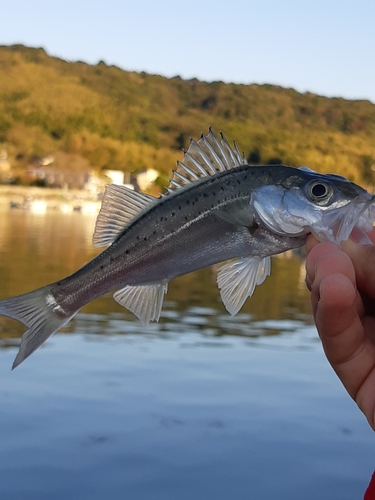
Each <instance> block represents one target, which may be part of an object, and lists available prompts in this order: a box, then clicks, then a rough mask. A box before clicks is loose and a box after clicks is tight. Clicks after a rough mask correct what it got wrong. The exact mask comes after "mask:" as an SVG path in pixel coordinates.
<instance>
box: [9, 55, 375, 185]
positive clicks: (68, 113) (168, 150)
mask: <svg viewBox="0 0 375 500" xmlns="http://www.w3.org/2000/svg"><path fill="white" fill-rule="evenodd" d="M249 64H251V61H249ZM209 125H211V126H212V127H213V128H214V130H216V131H217V132H219V131H223V132H224V133H225V135H226V136H227V138H228V140H230V141H231V140H232V139H235V140H236V142H237V144H238V145H239V148H240V150H241V151H244V152H245V155H246V157H248V158H249V162H250V163H253V164H256V163H269V162H274V163H277V162H283V163H286V164H290V165H295V166H299V165H301V164H305V165H307V166H309V167H311V168H313V169H316V170H319V171H322V172H327V171H331V172H337V173H341V174H342V175H346V176H349V177H350V178H351V179H353V180H356V181H359V182H368V183H373V181H372V174H373V172H372V170H371V166H372V165H374V164H375V105H374V104H372V103H370V102H369V101H348V100H345V99H339V98H335V99H331V98H325V97H321V96H317V95H313V94H300V93H298V92H296V91H294V90H293V89H284V88H281V87H276V86H271V85H237V84H224V83H222V82H213V83H206V82H201V81H198V80H195V79H194V80H189V81H186V80H182V79H181V78H180V77H178V76H176V77H175V78H171V79H167V78H164V77H161V76H157V75H149V74H146V73H134V72H128V71H123V70H121V69H119V68H117V67H115V66H107V65H106V64H105V63H104V62H99V63H98V64H97V65H89V64H86V63H84V62H66V61H63V60H61V59H58V58H55V57H51V56H49V55H47V54H46V52H45V51H44V50H43V49H33V48H27V47H24V46H21V45H17V46H9V47H7V46H3V47H0V149H3V150H4V149H6V151H7V152H8V157H9V162H10V164H11V166H12V169H13V170H14V171H17V172H18V171H19V172H22V169H24V168H25V167H26V166H27V164H28V163H29V162H30V158H32V157H35V155H39V156H46V155H49V154H55V153H56V152H63V153H64V154H65V158H68V159H70V160H71V162H70V163H71V165H72V168H75V167H74V165H79V164H80V163H82V164H86V165H91V166H92V167H93V168H95V169H97V170H100V169H103V168H112V169H122V170H125V171H127V170H133V171H134V170H140V169H143V168H145V167H152V168H156V169H157V170H159V171H160V172H161V173H162V174H167V173H168V172H169V171H170V170H171V169H172V168H174V167H175V161H176V159H181V157H182V153H181V151H180V149H181V147H187V145H188V140H189V137H190V136H192V137H194V138H198V137H199V135H200V133H201V132H207V130H208V126H209ZM67 163H69V161H67Z"/></svg>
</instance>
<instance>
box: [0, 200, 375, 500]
mask: <svg viewBox="0 0 375 500" xmlns="http://www.w3.org/2000/svg"><path fill="white" fill-rule="evenodd" d="M0 220H1V223H0V280H1V284H2V287H1V292H0V293H1V297H6V296H9V295H14V294H19V293H23V292H26V291H29V290H31V289H33V288H36V287H38V286H42V285H44V284H46V283H48V282H50V281H54V280H56V279H58V278H61V277H63V276H65V275H67V274H69V273H71V272H73V271H74V270H75V269H77V268H78V267H79V266H81V265H82V264H83V263H84V262H86V261H87V260H89V259H90V258H92V257H93V256H94V255H95V253H96V252H95V250H94V249H92V247H91V236H92V230H93V226H94V218H93V217H90V216H85V215H82V214H79V213H73V214H70V215H59V214H58V213H54V212H51V213H48V212H47V213H46V214H44V215H39V214H32V213H28V212H22V211H17V210H14V211H10V210H6V209H3V211H2V212H0ZM22 331H23V329H22V327H21V326H19V324H18V323H16V322H13V321H11V320H8V319H6V318H1V319H0V336H1V346H2V349H0V498H1V499H6V500H8V499H11V500H13V499H22V500H29V499H38V500H44V499H51V498H54V499H57V500H60V499H61V500H62V499H64V500H65V499H67V498H69V499H84V500H86V499H87V500H88V499H90V500H96V499H124V498H127V499H131V500H138V499H139V500H140V499H147V500H148V499H150V500H154V499H155V500H159V499H160V500H172V499H173V500H185V499H186V500H188V499H189V500H190V499H205V500H206V499H208V500H210V499H215V500H221V499H222V500H224V499H225V500H226V499H236V500H242V499H270V498H277V499H281V500H283V499H288V500H291V499H301V498H303V499H306V500H310V499H311V500H312V499H314V500H315V499H320V500H325V499H327V500H328V499H330V500H331V499H333V498H337V499H340V500H345V499H347V500H353V499H357V498H359V499H360V498H363V493H364V491H365V488H366V485H367V483H368V481H369V479H370V476H371V474H372V472H373V470H374V467H375V451H374V450H375V439H374V436H373V433H372V431H370V429H369V427H368V426H367V423H366V422H365V419H364V418H363V417H362V415H361V414H360V412H359V411H358V410H357V408H356V406H355V405H354V403H353V402H352V401H351V400H350V399H349V397H348V396H347V395H346V393H345V392H344V389H343V388H342V387H341V385H340V383H339V382H338V380H337V379H336V377H335V375H334V374H333V372H332V370H331V369H330V367H329V366H328V364H327V361H326V360H325V358H324V355H323V353H322V350H321V346H320V343H319V341H318V339H317V335H316V331H315V328H314V326H313V325H312V321H311V317H310V305H309V297H308V294H307V292H306V290H305V288H304V285H303V271H301V262H300V261H299V259H298V258H291V259H275V260H274V263H273V272H272V276H271V277H270V278H268V280H267V281H266V283H264V284H263V285H262V286H261V287H258V289H257V291H256V293H255V296H254V297H253V298H252V299H251V300H248V302H247V303H246V305H245V307H244V308H243V310H242V311H241V313H240V314H239V315H237V316H236V317H234V318H232V317H230V316H229V315H228V314H227V313H226V312H225V310H224V308H223V306H222V305H221V303H220V300H219V294H218V291H217V287H216V284H215V274H214V273H213V272H212V270H205V271H203V272H201V273H195V274H193V275H189V276H186V277H184V278H182V279H179V280H176V281H175V282H174V283H171V285H170V287H169V291H168V294H167V300H166V303H165V307H164V310H163V315H162V319H161V321H160V323H158V324H152V325H150V326H148V327H143V326H141V325H140V324H139V323H138V321H137V320H135V319H134V318H133V316H132V315H131V314H129V313H128V312H127V311H126V310H125V309H123V308H121V307H120V306H119V305H117V304H116V303H115V302H114V301H113V299H112V298H111V297H110V296H106V297H103V298H101V299H99V300H96V301H95V302H93V303H91V304H89V305H88V306H86V307H85V308H84V309H83V310H82V312H81V313H80V314H78V315H77V316H76V318H75V319H74V320H73V321H72V322H71V323H70V324H69V325H68V326H67V327H66V328H65V330H64V331H63V332H61V333H59V334H57V335H55V336H54V337H52V338H51V339H50V340H49V341H48V342H47V343H46V344H45V345H44V346H43V347H42V348H41V349H40V350H39V351H38V352H37V353H35V354H34V355H33V356H32V357H31V358H29V359H28V360H27V361H26V362H25V363H24V364H22V365H21V366H20V367H19V368H17V369H16V370H14V371H13V372H11V371H10V367H11V364H12V361H13V358H14V356H15V354H16V345H17V343H18V340H19V337H20V335H21V333H22Z"/></svg>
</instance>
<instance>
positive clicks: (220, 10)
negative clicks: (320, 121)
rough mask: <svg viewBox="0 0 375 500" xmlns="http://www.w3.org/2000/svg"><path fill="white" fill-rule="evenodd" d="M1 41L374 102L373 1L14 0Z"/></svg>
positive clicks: (0, 13)
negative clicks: (182, 0) (181, 0)
mask: <svg viewBox="0 0 375 500" xmlns="http://www.w3.org/2000/svg"><path fill="white" fill-rule="evenodd" d="M2 4H3V6H1V4H0V19H1V24H0V44H1V45H11V44H15V43H22V44H24V45H27V46H30V47H43V48H44V49H45V50H46V51H47V53H48V54H49V55H52V56H57V57H60V58H62V59H65V60H69V61H77V60H80V61H84V62H87V63H90V64H96V63H98V62H99V61H100V60H103V61H104V62H106V63H107V64H109V65H112V64H114V65H116V66H118V67H120V68H122V69H124V70H129V71H145V72H147V73H151V74H159V75H163V76H166V77H173V76H176V75H179V76H180V77H181V78H184V79H190V78H198V79H200V80H204V81H207V82H211V81H218V80H220V81H224V82H234V83H242V84H250V83H257V84H264V83H268V84H274V85H280V86H282V87H288V88H294V89H295V90H297V91H299V92H312V93H314V94H319V95H324V96H328V97H344V98H347V99H368V100H370V101H372V102H373V103H375V53H374V52H375V1H374V0H354V1H348V0H340V1H339V0H312V1H310V0H306V1H305V0H287V1H283V0H257V1H253V0H229V1H227V2H224V1H222V0H216V1H213V0H200V1H197V0H189V1H184V2H179V1H173V0H154V1H152V0H132V1H126V0H125V1H120V0H106V1H103V0H100V1H97V0H90V1H88V0H83V1H79V0H75V1H73V0H64V1H53V0H48V1H40V0H33V1H30V0H12V1H7V2H5V1H4V2H2Z"/></svg>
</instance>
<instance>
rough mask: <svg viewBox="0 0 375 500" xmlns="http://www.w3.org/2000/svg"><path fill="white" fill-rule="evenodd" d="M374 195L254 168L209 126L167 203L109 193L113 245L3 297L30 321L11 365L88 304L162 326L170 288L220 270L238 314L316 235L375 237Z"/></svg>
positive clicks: (224, 294)
mask: <svg viewBox="0 0 375 500" xmlns="http://www.w3.org/2000/svg"><path fill="white" fill-rule="evenodd" d="M373 202H374V196H373V195H371V194H369V193H368V192H367V191H366V190H365V189H363V188H362V187H360V186H358V185H356V184H354V183H352V182H350V181H349V180H348V179H346V178H345V177H342V176H339V175H335V174H320V173H317V172H314V171H313V170H311V169H308V168H307V167H301V168H295V167H291V166H287V165H262V166H249V165H248V164H247V162H246V159H245V157H244V156H243V155H241V154H240V152H239V149H238V147H237V144H236V143H235V142H233V146H231V145H230V144H229V142H228V141H227V139H226V138H225V136H224V135H223V134H220V137H218V136H216V135H215V133H214V131H213V130H212V129H211V128H210V129H209V132H208V134H207V135H203V134H202V135H201V137H200V139H199V140H198V141H194V140H193V139H191V140H190V145H189V147H188V149H187V151H184V156H183V160H182V161H178V162H177V168H176V170H175V171H173V175H172V177H171V179H170V183H169V186H168V188H167V189H166V191H165V193H163V194H161V195H160V196H159V197H154V196H150V195H148V194H145V193H141V192H136V191H133V190H131V189H129V188H127V187H126V186H123V185H115V184H111V185H109V186H107V187H106V190H105V193H104V196H103V200H102V205H101V208H100V211H99V214H98V217H97V220H96V225H95V231H94V235H93V244H94V246H95V247H98V248H101V247H106V248H105V249H104V250H103V251H102V252H101V253H99V254H98V255H97V256H96V257H95V258H94V259H93V260H91V261H90V262H88V263H87V264H86V265H84V266H83V267H82V268H81V269H79V270H77V271H76V272H74V273H73V274H71V275H70V276H68V277H66V278H64V279H61V280H59V281H56V282H54V283H51V284H48V285H46V286H43V287H42V288H38V289H37V290H34V291H31V292H28V293H25V294H23V295H19V296H16V297H11V298H7V299H3V300H1V301H0V314H1V315H4V316H8V317H10V318H13V319H15V320H18V321H20V322H21V323H23V324H24V325H25V326H26V328H27V330H26V331H25V333H24V334H23V336H22V339H21V343H20V347H19V351H18V353H17V356H16V358H15V360H14V363H13V366H12V369H13V368H15V367H16V366H18V365H19V364H20V363H21V362H23V361H24V360H25V359H26V358H27V357H29V356H30V355H31V354H32V353H33V352H34V351H35V350H36V349H38V348H39V347H40V346H41V345H42V344H43V343H44V342H45V341H46V340H47V339H48V338H49V337H50V336H51V335H52V334H53V333H55V332H57V331H58V330H59V329H60V328H61V327H62V326H64V325H66V324H67V323H68V322H69V321H70V320H71V319H72V318H73V316H74V315H75V314H77V312H78V311H79V310H80V309H81V308H82V307H83V306H84V305H85V304H87V303H88V302H90V301H92V300H93V299H95V298H97V297H99V296H101V295H104V294H106V293H108V292H114V294H113V297H114V299H115V300H116V301H117V302H118V303H119V304H121V305H122V306H124V307H125V308H127V309H128V310H129V311H131V312H132V313H134V314H135V315H136V316H137V317H138V318H139V319H140V320H141V322H142V323H144V324H147V323H149V322H150V321H158V320H159V317H160V314H161V310H162V305H163V299H164V295H165V293H166V292H167V289H168V283H169V282H170V281H171V280H172V279H174V278H176V277H178V276H181V275H184V274H187V273H190V272H193V271H197V270H199V269H202V268H205V267H208V266H213V265H216V264H221V266H220V267H219V269H218V273H217V284H218V288H219V290H220V295H221V299H222V301H223V303H224V306H225V307H226V309H227V310H228V312H229V313H230V314H232V315H234V314H236V313H237V312H238V311H239V310H240V309H241V307H242V306H243V304H244V302H245V301H246V300H247V298H248V297H251V295H252V293H253V292H254V289H255V287H256V286H257V285H261V284H262V283H263V282H264V280H265V279H266V277H267V276H269V274H270V272H271V256H273V255H276V254H278V253H282V252H285V251H287V250H290V249H294V248H299V247H301V246H303V245H304V243H305V242H306V239H307V237H308V235H309V234H310V233H313V234H314V235H315V236H316V237H317V238H318V239H319V240H320V241H332V242H334V243H337V244H340V243H341V242H342V241H344V240H346V239H347V238H348V237H349V235H350V233H351V231H352V230H353V228H354V227H357V228H359V229H360V230H361V231H363V232H364V233H366V232H369V231H370V230H371V229H372V227H373V223H374V220H375V210H374V203H373Z"/></svg>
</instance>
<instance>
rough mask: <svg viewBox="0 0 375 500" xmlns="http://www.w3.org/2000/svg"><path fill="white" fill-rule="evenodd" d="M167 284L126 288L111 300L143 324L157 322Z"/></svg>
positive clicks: (115, 294)
mask: <svg viewBox="0 0 375 500" xmlns="http://www.w3.org/2000/svg"><path fill="white" fill-rule="evenodd" d="M167 289H168V283H158V284H156V285H142V286H126V287H125V288H122V289H121V290H118V291H117V292H116V293H114V294H113V298H114V299H115V300H116V301H117V302H118V303H119V304H121V305H122V306H124V307H126V309H129V311H131V312H132V313H133V314H135V315H136V316H137V317H138V318H139V319H140V320H141V321H142V323H144V324H147V323H149V322H150V321H159V317H160V313H161V308H162V306H163V299H164V294H165V293H167Z"/></svg>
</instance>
